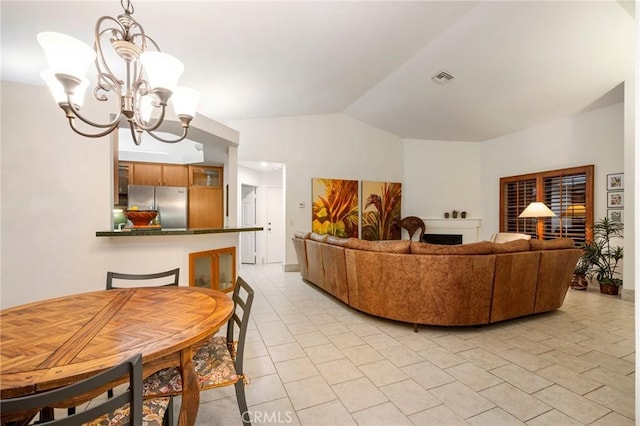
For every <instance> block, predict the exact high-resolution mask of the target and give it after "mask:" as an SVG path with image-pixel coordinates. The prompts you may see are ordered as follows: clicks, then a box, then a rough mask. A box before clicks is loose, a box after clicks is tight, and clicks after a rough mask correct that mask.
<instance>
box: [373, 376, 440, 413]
mask: <svg viewBox="0 0 640 426" xmlns="http://www.w3.org/2000/svg"><path fill="white" fill-rule="evenodd" d="M380 390H381V391H382V392H383V393H384V394H385V395H386V396H387V398H389V400H390V401H391V402H393V403H394V404H395V406H396V407H398V409H400V411H402V413H403V414H405V415H407V416H408V415H411V414H414V413H418V412H420V411H423V410H426V409H428V408H432V407H435V406H437V405H440V404H441V402H440V401H439V400H438V399H437V398H436V397H434V396H433V395H432V394H431V393H430V392H429V391H427V390H425V389H424V388H423V387H422V386H420V385H419V384H417V383H416V382H414V381H413V380H403V381H401V382H397V383H392V384H390V385H387V386H382V387H381V388H380Z"/></svg>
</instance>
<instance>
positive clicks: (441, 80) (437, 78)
mask: <svg viewBox="0 0 640 426" xmlns="http://www.w3.org/2000/svg"><path fill="white" fill-rule="evenodd" d="M453 78H454V77H453V76H452V75H451V74H449V73H448V72H447V71H445V70H440V71H439V72H438V74H436V75H434V76H433V77H431V80H433V81H434V82H435V83H438V84H447V83H448V82H449V81H451V80H453Z"/></svg>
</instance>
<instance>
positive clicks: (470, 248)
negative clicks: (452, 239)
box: [411, 241, 493, 254]
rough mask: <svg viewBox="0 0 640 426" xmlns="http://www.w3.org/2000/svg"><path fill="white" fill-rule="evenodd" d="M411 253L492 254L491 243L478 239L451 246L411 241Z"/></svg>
mask: <svg viewBox="0 0 640 426" xmlns="http://www.w3.org/2000/svg"><path fill="white" fill-rule="evenodd" d="M411 253H414V254H492V253H493V243H490V242H488V241H480V242H477V243H469V244H456V245H452V246H448V245H440V244H429V243H419V242H417V241H412V242H411Z"/></svg>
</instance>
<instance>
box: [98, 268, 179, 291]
mask: <svg viewBox="0 0 640 426" xmlns="http://www.w3.org/2000/svg"><path fill="white" fill-rule="evenodd" d="M179 277H180V268H176V269H172V270H170V271H165V272H157V273H153V274H123V273H120V272H107V290H111V289H112V288H129V287H161V286H177V285H178V279H179ZM127 281H135V283H132V284H130V285H128V284H127V283H126V282H127ZM114 282H115V284H114ZM122 284H124V286H123V285H122Z"/></svg>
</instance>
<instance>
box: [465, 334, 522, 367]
mask: <svg viewBox="0 0 640 426" xmlns="http://www.w3.org/2000/svg"><path fill="white" fill-rule="evenodd" d="M474 341H476V340H475V339H474ZM509 349H511V348H509ZM509 349H507V350H509ZM457 355H458V356H460V357H461V358H464V359H466V360H467V361H469V362H472V363H473V364H475V365H477V366H478V367H480V368H482V369H484V370H491V369H493V368H497V367H500V366H502V365H506V364H509V361H507V360H505V359H504V358H501V357H499V356H497V355H494V354H492V353H491V352H489V351H488V350H486V349H483V348H474V349H469V350H468V351H462V352H458V354H457Z"/></svg>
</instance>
